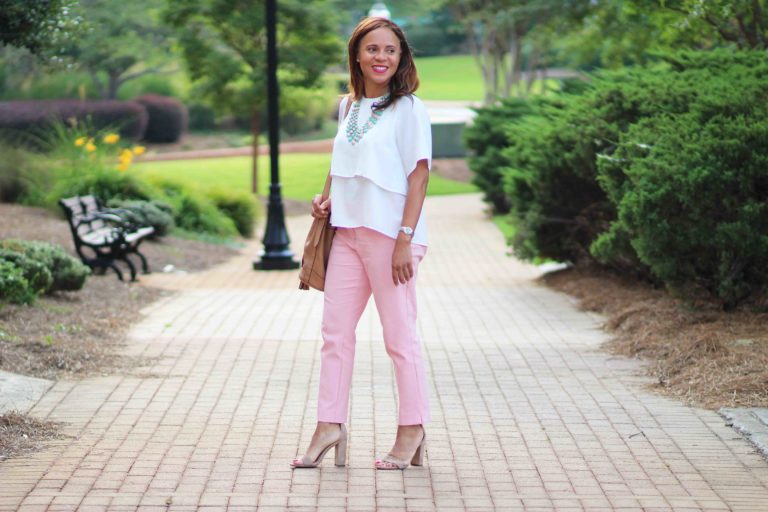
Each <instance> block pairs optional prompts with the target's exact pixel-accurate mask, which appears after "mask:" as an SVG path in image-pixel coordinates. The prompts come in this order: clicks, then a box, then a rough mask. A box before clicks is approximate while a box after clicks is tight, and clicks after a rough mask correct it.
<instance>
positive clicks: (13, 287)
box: [0, 260, 36, 304]
mask: <svg viewBox="0 0 768 512" xmlns="http://www.w3.org/2000/svg"><path fill="white" fill-rule="evenodd" d="M35 297H36V295H35V291H34V290H33V289H32V287H30V286H29V282H28V281H27V280H26V279H25V278H24V271H23V270H22V269H20V268H19V267H17V266H16V265H14V264H13V263H11V262H10V261H4V260H0V300H3V301H6V302H10V303H11V304H32V303H33V302H34V301H35Z"/></svg>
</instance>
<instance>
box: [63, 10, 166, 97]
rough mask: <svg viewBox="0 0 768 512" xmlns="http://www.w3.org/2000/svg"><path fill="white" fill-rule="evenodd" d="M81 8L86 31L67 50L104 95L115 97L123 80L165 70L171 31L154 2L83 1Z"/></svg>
mask: <svg viewBox="0 0 768 512" xmlns="http://www.w3.org/2000/svg"><path fill="white" fill-rule="evenodd" d="M79 10H80V12H81V13H82V17H83V19H84V25H85V27H84V31H83V34H82V36H81V37H80V38H78V40H77V41H76V42H75V44H72V45H70V46H69V47H68V49H67V54H68V55H69V56H70V57H72V58H73V59H74V60H76V61H77V62H78V63H79V64H80V65H81V66H82V67H84V68H85V69H86V70H88V71H89V72H90V74H91V76H92V77H93V80H94V84H95V85H96V88H97V89H98V90H99V92H100V94H101V96H102V97H104V98H110V99H113V98H115V97H117V91H118V89H119V88H120V86H121V85H122V84H124V83H125V82H127V81H129V80H132V79H134V78H138V77H139V76H143V75H146V74H149V73H157V72H160V71H162V70H163V69H164V66H165V65H166V64H167V62H168V60H169V58H170V56H171V53H170V49H171V38H170V36H171V35H172V31H171V30H170V29H169V28H168V27H166V26H164V25H163V24H162V21H161V19H160V12H159V9H158V7H157V2H156V1H153V0H131V1H130V2H126V1H124V0H80V1H79ZM105 76H106V83H105V82H104V77H105Z"/></svg>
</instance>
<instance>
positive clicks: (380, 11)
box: [368, 2, 391, 19]
mask: <svg viewBox="0 0 768 512" xmlns="http://www.w3.org/2000/svg"><path fill="white" fill-rule="evenodd" d="M368 16H377V17H379V18H387V19H390V16H391V13H390V12H389V9H387V6H386V5H384V2H376V3H375V4H373V7H371V10H370V11H368Z"/></svg>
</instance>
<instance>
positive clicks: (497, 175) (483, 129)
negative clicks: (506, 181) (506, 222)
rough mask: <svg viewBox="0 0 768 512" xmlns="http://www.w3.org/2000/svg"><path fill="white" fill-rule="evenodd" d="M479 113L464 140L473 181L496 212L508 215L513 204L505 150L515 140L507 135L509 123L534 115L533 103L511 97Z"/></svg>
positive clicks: (466, 132) (465, 132)
mask: <svg viewBox="0 0 768 512" xmlns="http://www.w3.org/2000/svg"><path fill="white" fill-rule="evenodd" d="M476 112H477V116H475V118H474V120H473V122H472V126H469V127H467V129H466V130H465V131H464V141H465V143H466V145H467V147H468V148H469V149H470V150H471V155H470V157H469V167H470V169H472V172H473V173H474V174H473V176H472V182H473V183H474V184H475V185H477V186H478V187H479V188H480V190H482V191H483V194H484V199H485V201H486V202H488V203H490V205H491V207H492V208H493V213H495V214H504V213H507V212H509V209H510V204H509V198H508V197H507V195H506V193H505V192H504V186H503V182H502V175H503V169H504V167H506V166H507V164H508V162H507V161H506V159H505V158H504V157H502V155H501V151H502V150H503V149H504V148H506V147H509V146H510V145H513V144H514V143H515V141H514V140H510V138H509V137H508V136H507V126H508V125H509V124H510V123H513V122H514V121H515V120H518V119H520V118H522V117H523V116H527V115H529V114H531V113H532V112H533V105H532V104H531V103H530V102H527V101H525V100H521V99H517V98H508V99H505V100H503V101H502V102H501V103H500V104H499V105H494V106H491V107H485V108H479V109H476Z"/></svg>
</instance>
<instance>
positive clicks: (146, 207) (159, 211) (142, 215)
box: [108, 199, 173, 238]
mask: <svg viewBox="0 0 768 512" xmlns="http://www.w3.org/2000/svg"><path fill="white" fill-rule="evenodd" d="M108 205H109V206H110V207H111V208H120V209H123V210H127V211H128V212H130V214H131V216H132V219H133V220H134V222H136V223H137V224H140V225H142V226H152V227H153V228H155V232H154V233H153V234H152V238H156V237H161V236H165V235H167V234H168V233H169V232H170V231H171V229H173V209H172V208H171V207H170V206H169V205H167V204H165V203H163V202H161V201H141V200H132V201H126V200H120V199H113V200H111V201H109V203H108Z"/></svg>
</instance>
